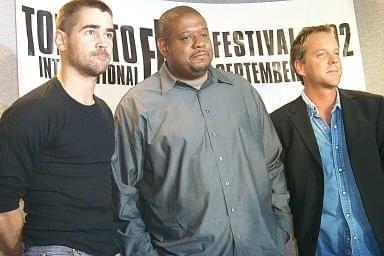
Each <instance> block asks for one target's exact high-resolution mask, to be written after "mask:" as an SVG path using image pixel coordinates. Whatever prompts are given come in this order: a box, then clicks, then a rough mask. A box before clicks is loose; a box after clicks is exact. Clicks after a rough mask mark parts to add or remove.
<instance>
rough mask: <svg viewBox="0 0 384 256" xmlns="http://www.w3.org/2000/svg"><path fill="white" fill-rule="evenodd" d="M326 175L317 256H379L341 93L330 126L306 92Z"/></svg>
mask: <svg viewBox="0 0 384 256" xmlns="http://www.w3.org/2000/svg"><path fill="white" fill-rule="evenodd" d="M302 97H303V100H304V102H305V103H306V105H307V111H308V115H309V118H310V121H311V124H312V128H313V131H314V133H315V137H316V140H317V144H318V146H319V151H320V155H321V162H322V165H323V171H324V199H323V211H322V215H321V224H320V233H319V239H318V244H317V249H316V255H318V256H320V255H321V256H323V255H364V256H370V255H371V256H376V255H380V252H379V248H378V245H377V242H376V239H375V237H374V235H373V231H372V228H371V226H370V224H369V222H368V219H367V215H366V213H365V209H364V206H363V203H362V201H361V197H360V193H359V190H358V187H357V185H356V181H355V178H354V175H353V172H352V167H351V163H350V159H349V154H348V148H347V144H346V141H345V133H344V124H343V113H342V108H341V104H340V97H339V93H337V98H336V103H335V106H334V107H333V109H332V112H331V113H332V118H331V124H330V125H328V124H327V123H326V121H325V120H323V119H322V118H321V117H320V115H319V114H318V110H317V107H316V106H315V104H313V103H312V102H311V101H310V99H309V98H308V97H307V96H306V95H305V93H304V92H303V94H302Z"/></svg>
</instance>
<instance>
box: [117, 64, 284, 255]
mask: <svg viewBox="0 0 384 256" xmlns="http://www.w3.org/2000/svg"><path fill="white" fill-rule="evenodd" d="M166 71H167V70H166V66H165V65H163V67H162V68H161V69H160V71H159V72H158V73H156V74H154V75H153V76H151V77H150V78H148V79H146V80H145V81H143V82H142V83H141V84H139V85H137V86H136V87H135V88H133V89H132V90H130V91H129V92H128V93H127V94H126V95H125V96H124V97H123V98H122V100H121V102H120V104H119V105H118V107H117V109H116V114H115V125H116V146H117V148H116V153H115V156H114V157H113V172H114V176H115V177H114V178H115V181H116V183H117V187H118V189H119V208H118V209H119V218H120V221H121V225H120V229H119V234H120V245H121V246H122V254H123V255H155V254H156V253H155V251H154V250H156V252H157V253H158V254H160V255H191V254H193V255H195V254H196V255H210V256H214V255H234V254H237V255H239V256H242V255H263V256H265V255H283V254H284V235H283V231H286V232H288V233H291V226H292V225H291V214H290V209H289V206H288V200H289V193H288V191H287V188H286V181H285V177H284V172H283V165H282V163H281V162H280V154H281V150H282V149H281V145H280V142H279V140H278V138H277V135H276V133H275V129H274V128H273V125H272V123H271V120H270V118H269V115H268V114H267V112H266V110H265V107H264V105H263V102H262V100H261V98H260V96H259V94H258V93H257V92H256V90H255V89H254V88H253V87H252V86H251V85H250V84H249V83H248V82H247V81H246V80H245V79H243V78H241V77H239V76H236V75H233V74H231V73H227V72H224V71H220V70H218V69H214V68H210V69H209V76H208V80H207V81H206V82H205V83H204V84H203V85H202V87H201V89H200V90H197V89H195V88H193V87H191V86H188V85H186V84H183V83H181V82H180V81H175V80H173V79H172V78H171V77H170V76H169V75H168V73H167V72H166Z"/></svg>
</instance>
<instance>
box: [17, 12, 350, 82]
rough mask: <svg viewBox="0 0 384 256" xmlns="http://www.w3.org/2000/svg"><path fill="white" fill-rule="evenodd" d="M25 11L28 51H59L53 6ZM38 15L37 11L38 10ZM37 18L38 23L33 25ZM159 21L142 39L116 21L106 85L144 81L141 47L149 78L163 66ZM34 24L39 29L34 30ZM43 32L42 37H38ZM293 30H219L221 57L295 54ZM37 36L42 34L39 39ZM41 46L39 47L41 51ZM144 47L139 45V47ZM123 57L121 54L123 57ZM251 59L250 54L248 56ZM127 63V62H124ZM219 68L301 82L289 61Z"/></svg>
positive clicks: (45, 70)
mask: <svg viewBox="0 0 384 256" xmlns="http://www.w3.org/2000/svg"><path fill="white" fill-rule="evenodd" d="M22 11H23V13H24V15H25V28H26V36H27V47H28V55H29V56H36V51H37V50H38V51H39V53H41V54H44V55H53V54H54V53H56V54H57V49H56V48H55V47H54V44H53V35H54V17H55V14H53V13H51V12H49V11H47V10H35V9H34V8H32V7H28V6H24V5H23V6H22ZM35 13H36V14H35ZM32 22H36V24H35V26H33V24H32ZM157 22H158V21H157V20H153V24H154V28H155V29H152V28H145V27H140V28H137V29H139V30H140V31H139V34H140V40H139V41H138V40H137V39H136V38H135V28H134V27H133V26H130V25H116V24H115V25H114V34H115V37H114V42H113V54H112V61H113V63H114V64H111V65H110V66H109V67H108V69H107V71H106V72H104V74H102V75H101V76H100V77H99V80H98V82H99V83H101V84H116V85H131V86H132V85H136V84H137V83H138V82H139V81H138V79H139V78H138V68H137V66H134V64H137V63H138V54H137V52H138V50H139V49H140V51H141V53H142V64H143V71H144V78H146V77H148V76H150V75H151V74H152V73H153V70H151V60H155V59H157V60H158V68H159V67H160V65H161V63H162V62H163V58H162V57H161V56H159V55H158V54H157V51H155V49H150V43H149V41H150V40H155V38H156V37H157V32H158V31H157V27H158V26H157ZM333 26H334V28H335V29H336V31H338V34H339V35H341V36H343V39H344V41H343V42H341V46H342V49H343V51H342V55H343V56H344V57H346V56H353V50H351V49H350V48H349V47H350V45H349V42H350V36H351V34H350V33H351V31H350V26H349V24H348V23H342V24H339V25H333ZM33 27H35V28H36V31H33ZM34 33H36V34H37V37H35V36H34ZM116 33H119V38H120V39H121V44H120V45H121V46H122V47H121V48H119V47H118V44H117V37H116ZM294 37H295V35H294V31H293V28H277V29H275V30H271V29H269V30H247V31H240V30H236V31H213V32H212V33H211V38H212V44H213V50H214V56H215V58H222V59H225V60H228V59H230V58H232V57H251V56H259V57H260V56H276V55H283V56H284V55H285V56H288V55H289V48H290V45H291V43H292V41H293V39H294ZM34 38H37V42H35V40H34ZM37 46H38V47H37ZM37 48H38V49H37ZM138 48H139V49H138ZM120 56H121V57H120ZM38 58H39V75H40V77H42V78H51V77H52V76H53V75H55V74H56V73H57V69H58V63H59V59H58V58H52V57H46V56H41V55H39V56H38ZM248 60H249V58H248ZM121 63H123V64H121ZM215 66H216V67H217V68H220V69H222V70H226V71H229V72H233V73H236V74H238V75H241V76H244V77H245V78H246V79H248V80H249V82H251V83H253V84H260V83H262V84H269V83H281V82H296V81H298V79H297V77H296V75H295V73H294V72H293V71H292V70H291V68H290V64H289V60H288V59H287V60H281V61H267V62H250V61H246V62H235V63H233V62H225V63H216V65H215Z"/></svg>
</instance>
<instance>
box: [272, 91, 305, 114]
mask: <svg viewBox="0 0 384 256" xmlns="http://www.w3.org/2000/svg"><path fill="white" fill-rule="evenodd" d="M301 101H302V99H301V96H299V97H297V98H296V99H294V100H292V101H290V102H288V103H286V104H284V105H283V106H281V107H279V108H278V109H276V110H274V111H273V112H272V113H271V118H272V120H273V119H276V118H283V117H287V116H288V113H290V112H292V111H294V110H295V109H297V107H298V104H299V103H301ZM299 106H300V105H299Z"/></svg>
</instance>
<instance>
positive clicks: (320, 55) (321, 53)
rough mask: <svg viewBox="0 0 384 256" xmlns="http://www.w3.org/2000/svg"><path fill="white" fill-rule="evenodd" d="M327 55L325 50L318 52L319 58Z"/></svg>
mask: <svg viewBox="0 0 384 256" xmlns="http://www.w3.org/2000/svg"><path fill="white" fill-rule="evenodd" d="M325 55H326V54H325V52H320V53H318V54H317V57H318V58H324V57H325Z"/></svg>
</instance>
